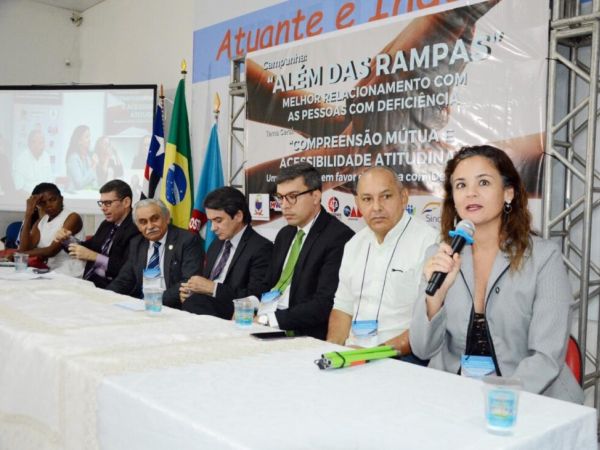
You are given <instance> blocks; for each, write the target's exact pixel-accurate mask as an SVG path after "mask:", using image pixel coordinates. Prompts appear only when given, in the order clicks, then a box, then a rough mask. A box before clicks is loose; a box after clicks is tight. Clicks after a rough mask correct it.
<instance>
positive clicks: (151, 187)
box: [142, 104, 165, 198]
mask: <svg viewBox="0 0 600 450" xmlns="http://www.w3.org/2000/svg"><path fill="white" fill-rule="evenodd" d="M164 164H165V131H164V127H163V110H162V107H161V106H160V104H158V105H156V115H155V116H154V126H153V128H152V139H151V140H150V147H149V148H148V158H147V159H146V168H145V170H144V187H143V190H142V198H158V195H159V194H160V189H158V186H159V184H160V182H161V180H162V176H163V166H164Z"/></svg>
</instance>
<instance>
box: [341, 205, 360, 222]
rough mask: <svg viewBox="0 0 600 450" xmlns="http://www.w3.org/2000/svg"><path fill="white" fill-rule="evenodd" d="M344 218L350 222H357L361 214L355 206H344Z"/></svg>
mask: <svg viewBox="0 0 600 450" xmlns="http://www.w3.org/2000/svg"><path fill="white" fill-rule="evenodd" d="M344 216H346V217H347V218H348V219H350V220H358V219H359V217H362V214H361V213H360V211H359V210H358V208H357V207H355V206H352V207H350V206H348V205H346V206H344Z"/></svg>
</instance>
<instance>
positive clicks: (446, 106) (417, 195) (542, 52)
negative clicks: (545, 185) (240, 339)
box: [246, 0, 549, 229]
mask: <svg viewBox="0 0 600 450" xmlns="http://www.w3.org/2000/svg"><path fill="white" fill-rule="evenodd" d="M548 20H549V11H548V5H547V2H546V1H544V0H529V1H526V2H524V1H521V0H489V1H479V2H473V1H464V0H463V1H456V2H452V3H450V4H446V5H441V6H438V7H434V8H429V9H426V10H423V11H417V12H412V13H410V14H405V15H399V16H396V17H392V18H389V19H386V20H380V21H377V22H374V23H369V24H365V25H362V26H358V27H354V28H352V29H349V30H343V31H339V32H336V33H331V34H329V35H324V36H318V37H315V38H313V39H308V40H305V41H302V42H296V43H291V44H288V45H286V46H282V47H278V48H275V49H267V50H262V51H258V52H255V53H251V54H249V55H248V56H247V58H246V82H247V85H248V104H247V121H246V145H247V148H250V149H260V151H252V152H248V153H247V155H248V163H247V165H246V167H247V170H246V192H247V193H248V194H269V193H271V194H272V193H273V191H274V183H273V181H274V179H275V177H276V176H277V173H278V172H279V170H280V169H281V168H282V167H285V166H288V165H290V164H295V163H297V162H300V161H308V162H310V163H311V164H313V165H314V166H315V167H317V168H318V169H319V171H320V172H321V173H322V179H323V184H324V191H325V192H324V201H323V203H324V206H325V207H326V209H327V210H328V211H329V212H330V213H332V214H335V215H336V216H338V217H340V218H341V219H343V220H344V221H346V222H347V223H349V225H351V226H353V228H355V229H358V228H360V227H361V226H362V221H359V219H360V213H359V212H358V210H357V208H356V206H355V205H354V199H353V196H352V193H351V192H352V189H353V187H354V184H355V182H356V180H357V176H358V175H360V173H361V172H362V171H364V170H365V168H368V167H371V166H376V165H385V166H389V167H392V168H394V170H395V171H396V172H397V173H398V177H399V179H400V180H401V181H402V182H403V183H404V184H405V185H406V186H407V187H408V188H409V190H410V193H411V201H410V204H409V206H408V211H409V213H411V214H416V215H420V216H422V217H423V218H424V219H425V220H426V221H427V222H429V223H430V224H432V225H434V226H435V225H437V223H438V221H439V207H440V204H441V199H442V196H443V185H442V182H443V169H444V167H445V165H446V162H447V161H448V159H449V158H451V157H452V155H453V154H454V152H456V151H457V150H458V149H460V148H461V147H462V146H466V145H480V144H484V143H489V144H492V145H495V146H498V147H500V148H502V149H503V150H505V151H506V152H507V153H508V154H509V155H510V156H511V158H512V159H513V161H514V162H515V164H516V166H517V167H518V169H519V171H520V173H521V175H522V176H523V178H524V181H525V183H526V185H527V189H528V191H529V193H530V195H531V196H533V197H537V196H539V194H540V192H541V172H540V171H541V167H542V164H541V157H542V155H543V144H544V136H543V134H544V131H545V130H544V127H545V101H546V100H545V99H546V70H547V67H546V56H547V53H548V48H547V47H548V43H547V37H548ZM271 207H272V209H274V210H275V211H277V205H276V204H275V202H274V201H271ZM534 209H535V206H534ZM279 222H280V223H277V222H275V223H272V226H274V227H279V226H281V222H282V220H281V219H280V220H279Z"/></svg>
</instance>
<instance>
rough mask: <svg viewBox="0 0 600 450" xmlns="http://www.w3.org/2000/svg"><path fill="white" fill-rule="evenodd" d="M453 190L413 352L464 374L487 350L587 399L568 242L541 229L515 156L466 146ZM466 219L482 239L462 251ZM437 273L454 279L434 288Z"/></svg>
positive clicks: (525, 374)
mask: <svg viewBox="0 0 600 450" xmlns="http://www.w3.org/2000/svg"><path fill="white" fill-rule="evenodd" d="M444 190H445V200H444V204H443V209H442V222H441V224H442V240H443V242H442V243H441V244H440V245H439V246H436V247H435V248H430V249H429V253H428V256H429V258H428V260H427V262H426V264H425V268H424V280H423V282H422V284H421V292H422V294H421V299H420V300H417V304H416V305H415V310H414V315H413V320H412V323H411V328H410V344H411V347H412V349H413V353H414V354H415V355H417V356H418V357H419V358H421V359H430V360H431V361H430V363H429V367H433V368H436V369H440V370H445V371H448V372H453V373H457V374H461V373H462V374H466V373H467V372H468V371H469V367H468V364H469V357H470V356H478V357H481V358H478V360H479V361H483V362H484V363H486V364H488V367H489V368H490V372H491V373H495V374H496V375H500V376H503V377H511V378H518V379H519V380H520V381H521V383H522V384H523V388H524V389H525V390H527V391H530V392H534V393H537V394H543V395H548V396H550V397H555V398H560V399H563V400H569V401H574V402H579V403H582V402H583V392H582V390H581V387H580V386H579V384H578V383H577V381H576V380H575V378H574V376H573V374H572V373H571V371H570V369H569V368H568V367H567V365H566V364H565V352H566V348H567V340H568V337H569V327H570V325H571V321H570V318H571V314H570V309H571V304H572V301H573V297H572V294H571V287H570V284H569V279H568V277H567V272H566V270H565V267H564V265H563V262H562V259H561V252H560V249H559V248H558V247H557V246H556V245H555V244H554V243H552V242H551V241H547V240H544V239H541V238H539V237H538V236H535V235H534V234H533V233H532V230H531V215H530V213H529V211H528V209H527V194H526V191H525V188H524V186H523V183H522V182H521V179H520V177H519V174H518V172H517V170H516V169H515V166H514V165H513V163H512V161H511V160H510V158H509V157H508V156H507V155H506V153H504V152H503V151H502V150H499V149H497V148H495V147H491V146H487V145H484V146H476V147H465V148H463V149H461V150H460V151H459V152H458V153H457V154H456V155H455V156H454V157H453V159H451V160H450V161H449V162H448V164H447V166H446V170H445V181H444ZM459 220H467V221H471V222H472V224H473V225H474V229H475V231H474V234H473V241H474V242H473V245H467V246H465V248H464V249H463V250H462V252H460V253H459V252H457V253H454V254H453V251H452V248H451V246H450V238H449V237H448V233H449V231H451V230H452V229H453V228H454V226H455V224H456V222H458V221H459ZM435 272H441V273H444V274H446V277H445V279H444V281H443V283H442V284H441V286H440V287H439V289H437V290H436V291H435V292H434V293H433V294H432V295H428V294H427V293H426V292H425V291H426V287H427V282H428V281H429V280H430V279H431V278H432V276H433V274H434V273H435ZM427 290H428V291H429V292H431V289H427Z"/></svg>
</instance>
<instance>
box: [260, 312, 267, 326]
mask: <svg viewBox="0 0 600 450" xmlns="http://www.w3.org/2000/svg"><path fill="white" fill-rule="evenodd" d="M257 321H258V323H260V324H261V325H266V326H269V316H267V315H266V314H263V315H261V316H258V319H257Z"/></svg>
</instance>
